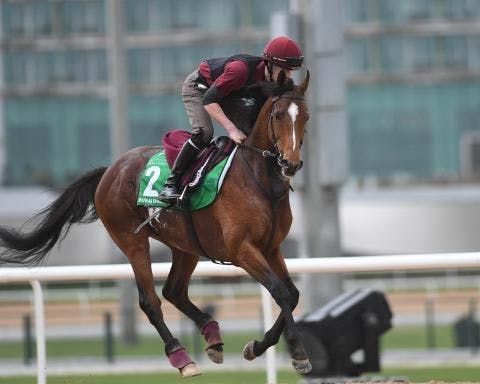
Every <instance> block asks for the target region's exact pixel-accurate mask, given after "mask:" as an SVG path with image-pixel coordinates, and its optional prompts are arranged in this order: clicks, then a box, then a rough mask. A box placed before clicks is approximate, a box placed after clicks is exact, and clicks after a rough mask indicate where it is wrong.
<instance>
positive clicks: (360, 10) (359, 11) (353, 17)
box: [345, 0, 368, 23]
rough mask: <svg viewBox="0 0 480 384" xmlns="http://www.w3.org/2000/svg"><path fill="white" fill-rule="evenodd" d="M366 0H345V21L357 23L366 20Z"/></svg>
mask: <svg viewBox="0 0 480 384" xmlns="http://www.w3.org/2000/svg"><path fill="white" fill-rule="evenodd" d="M367 2H368V0H347V1H346V11H345V16H346V19H347V21H350V22H354V23H358V22H365V21H368V6H367Z"/></svg>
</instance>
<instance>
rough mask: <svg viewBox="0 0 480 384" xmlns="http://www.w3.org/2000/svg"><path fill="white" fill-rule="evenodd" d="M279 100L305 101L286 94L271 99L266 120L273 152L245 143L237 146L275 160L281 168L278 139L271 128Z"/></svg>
mask: <svg viewBox="0 0 480 384" xmlns="http://www.w3.org/2000/svg"><path fill="white" fill-rule="evenodd" d="M280 99H290V100H302V101H305V98H304V97H303V96H290V95H288V94H282V95H279V96H275V97H274V98H273V99H272V109H271V111H270V114H269V116H268V120H267V132H268V136H269V137H271V138H272V142H273V149H274V152H272V151H270V150H268V149H261V148H257V147H255V146H254V145H249V144H245V143H243V144H240V145H239V146H240V147H241V148H245V149H248V150H251V151H253V152H255V153H258V154H260V155H262V156H263V157H265V158H271V159H275V160H277V163H278V165H280V166H282V160H283V158H282V155H281V154H280V151H279V150H278V145H277V142H278V139H277V135H276V134H275V129H274V128H273V115H274V112H275V104H276V103H277V102H278V101H279V100H280Z"/></svg>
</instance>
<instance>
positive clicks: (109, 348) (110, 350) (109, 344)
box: [103, 312, 115, 363]
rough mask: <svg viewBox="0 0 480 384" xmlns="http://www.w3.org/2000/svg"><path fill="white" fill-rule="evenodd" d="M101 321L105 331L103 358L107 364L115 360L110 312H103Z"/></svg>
mask: <svg viewBox="0 0 480 384" xmlns="http://www.w3.org/2000/svg"><path fill="white" fill-rule="evenodd" d="M103 319H104V329H105V356H106V358H107V361H108V362H109V363H113V362H114V360H115V358H114V345H113V343H114V341H113V331H112V314H111V313H110V312H105V314H104V317H103Z"/></svg>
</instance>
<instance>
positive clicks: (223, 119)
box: [203, 103, 245, 144]
mask: <svg viewBox="0 0 480 384" xmlns="http://www.w3.org/2000/svg"><path fill="white" fill-rule="evenodd" d="M203 107H204V108H205V110H206V111H207V112H208V114H209V115H210V116H211V117H212V119H214V120H215V121H216V122H218V123H219V124H220V125H221V126H222V127H223V128H225V130H226V131H227V132H228V135H229V136H230V138H231V139H232V140H233V141H235V142H236V143H238V144H240V143H242V142H243V141H244V140H245V134H244V133H243V132H242V131H240V130H239V129H238V128H237V127H236V126H235V124H233V123H232V121H231V120H230V119H229V118H228V117H227V116H226V115H225V113H224V112H223V110H222V107H220V104H218V103H210V104H207V105H204V106H203Z"/></svg>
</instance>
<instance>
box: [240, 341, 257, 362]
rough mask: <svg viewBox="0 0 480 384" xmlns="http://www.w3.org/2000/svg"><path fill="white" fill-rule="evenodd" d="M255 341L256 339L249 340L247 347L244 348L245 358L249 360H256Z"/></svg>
mask: <svg viewBox="0 0 480 384" xmlns="http://www.w3.org/2000/svg"><path fill="white" fill-rule="evenodd" d="M253 343H254V341H249V342H248V343H247V345H245V348H243V358H244V359H245V360H248V361H252V360H254V359H255V358H256V357H257V356H255V354H254V353H253Z"/></svg>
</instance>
